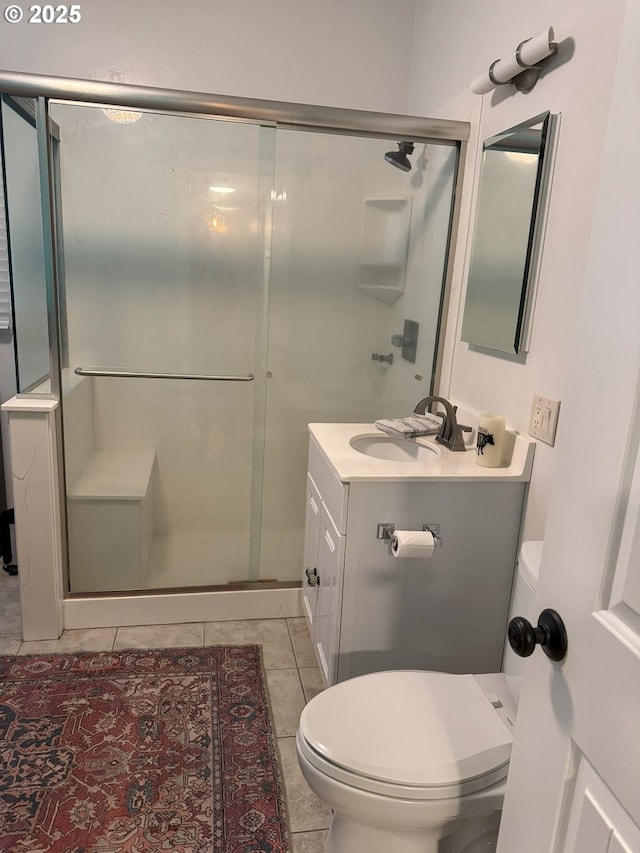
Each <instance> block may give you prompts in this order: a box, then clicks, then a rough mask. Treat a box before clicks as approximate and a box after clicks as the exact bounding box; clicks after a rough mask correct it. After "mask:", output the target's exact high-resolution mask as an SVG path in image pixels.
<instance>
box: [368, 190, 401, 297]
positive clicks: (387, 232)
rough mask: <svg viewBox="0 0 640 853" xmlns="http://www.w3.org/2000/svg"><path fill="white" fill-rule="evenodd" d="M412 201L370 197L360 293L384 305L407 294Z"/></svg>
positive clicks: (398, 198)
mask: <svg viewBox="0 0 640 853" xmlns="http://www.w3.org/2000/svg"><path fill="white" fill-rule="evenodd" d="M410 228H411V198H410V197H406V198H405V197H396V198H366V199H365V200H364V218H363V228H362V251H361V258H360V281H359V284H358V290H360V291H362V292H363V293H366V294H368V295H369V296H371V297H373V298H374V299H379V300H381V301H383V302H389V303H391V302H395V301H396V299H399V298H400V297H401V296H402V294H403V293H404V284H405V272H406V266H407V254H408V251H409V233H410Z"/></svg>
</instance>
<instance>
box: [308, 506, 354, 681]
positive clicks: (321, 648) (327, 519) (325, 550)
mask: <svg viewBox="0 0 640 853" xmlns="http://www.w3.org/2000/svg"><path fill="white" fill-rule="evenodd" d="M345 539H346V537H345V536H341V535H340V534H339V533H338V530H337V528H336V526H335V524H334V523H333V521H332V519H331V516H330V515H329V513H328V511H327V509H326V507H325V506H322V509H321V512H320V539H319V547H318V576H319V584H318V586H317V599H316V611H315V621H314V629H313V634H312V640H313V645H314V648H315V652H316V657H317V659H318V664H319V666H320V672H321V674H322V679H323V681H324V683H325V686H327V687H328V686H329V685H330V684H334V683H335V681H336V675H337V663H338V659H337V655H338V646H339V639H340V613H341V610H342V606H341V604H342V569H343V565H344V552H345Z"/></svg>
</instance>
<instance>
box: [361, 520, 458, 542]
mask: <svg viewBox="0 0 640 853" xmlns="http://www.w3.org/2000/svg"><path fill="white" fill-rule="evenodd" d="M395 529H396V525H395V523H394V522H393V521H379V522H378V532H377V533H376V539H383V540H387V541H388V542H389V543H390V542H391V537H392V536H393V533H394V531H395ZM422 529H423V530H428V531H429V533H430V534H431V535H432V536H433V544H434V545H435V547H436V548H441V547H442V537H441V536H440V525H439V524H423V525H422Z"/></svg>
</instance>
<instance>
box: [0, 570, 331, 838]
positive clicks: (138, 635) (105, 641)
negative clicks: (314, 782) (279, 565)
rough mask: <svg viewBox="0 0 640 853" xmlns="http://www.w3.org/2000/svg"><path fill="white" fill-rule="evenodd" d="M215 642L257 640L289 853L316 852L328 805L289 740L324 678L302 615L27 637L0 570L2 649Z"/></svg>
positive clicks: (10, 584)
mask: <svg viewBox="0 0 640 853" xmlns="http://www.w3.org/2000/svg"><path fill="white" fill-rule="evenodd" d="M219 643H236V644H243V643H260V644H261V645H262V647H263V656H264V664H265V669H266V672H267V685H268V688H269V693H270V697H271V707H272V710H273V717H274V723H275V728H276V736H277V738H278V746H279V748H280V756H281V759H282V769H283V774H284V782H285V789H286V796H287V804H288V808H289V821H290V825H291V832H292V836H293V851H292V853H322V847H323V841H324V838H325V836H326V830H327V828H328V826H329V820H330V813H329V810H328V809H327V808H326V807H325V806H324V805H323V804H322V803H321V802H320V801H319V800H318V799H317V797H316V796H315V795H314V794H313V793H312V792H311V790H310V789H309V787H308V786H307V784H306V782H305V780H304V778H303V776H302V773H301V772H300V768H299V767H298V759H297V757H296V747H295V733H296V729H297V726H298V718H299V716H300V711H301V710H302V708H303V707H304V704H305V702H308V701H309V699H311V698H312V697H313V696H315V695H316V693H318V692H319V691H320V690H322V679H321V677H320V672H319V670H318V667H317V665H316V661H315V656H314V653H313V648H312V646H311V641H310V639H309V634H308V631H307V626H306V623H305V621H304V618H300V619H252V620H248V621H242V622H192V623H188V624H183V625H162V626H159V625H153V626H144V627H143V626H140V627H133V628H91V629H84V630H73V631H65V632H64V634H63V635H62V637H60V639H59V640H48V641H45V642H28V643H25V642H23V641H22V621H21V617H20V594H19V587H18V578H17V577H10V576H9V575H7V574H6V573H5V572H4V571H2V570H0V654H5V655H6V654H30V653H37V652H70V651H103V650H109V649H124V648H138V649H150V648H167V647H170V646H202V645H205V646H209V645H216V644H219Z"/></svg>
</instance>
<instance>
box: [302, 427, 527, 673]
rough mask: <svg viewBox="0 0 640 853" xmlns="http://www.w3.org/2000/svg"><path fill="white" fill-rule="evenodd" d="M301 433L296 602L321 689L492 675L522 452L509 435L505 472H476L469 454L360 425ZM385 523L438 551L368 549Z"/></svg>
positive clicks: (375, 545) (511, 563) (523, 480)
mask: <svg viewBox="0 0 640 853" xmlns="http://www.w3.org/2000/svg"><path fill="white" fill-rule="evenodd" d="M309 432H310V441H309V466H308V473H307V507H306V530H305V550H304V571H303V579H302V604H303V609H304V613H305V616H306V619H307V622H308V625H309V630H310V633H311V637H312V641H313V646H314V649H315V652H316V656H317V659H318V664H319V666H320V670H321V672H322V677H323V679H324V682H325V684H326V685H330V684H334V683H336V682H338V681H344V680H345V679H347V678H352V677H353V676H356V675H362V674H364V673H367V672H374V671H379V670H386V669H433V670H440V671H446V672H495V671H498V670H499V669H500V664H501V660H502V652H503V645H504V636H505V627H506V622H507V613H508V608H509V599H510V595H511V585H512V580H513V574H514V568H515V561H516V550H517V545H518V532H519V527H520V518H521V514H522V505H523V501H524V496H525V490H526V486H527V482H528V480H529V479H530V476H531V468H532V463H533V452H534V442H532V441H531V440H530V439H528V438H526V437H524V436H520V435H514V434H511V436H510V438H511V447H510V448H509V464H508V466H506V467H503V468H481V467H479V466H477V465H475V462H474V456H475V451H474V450H468V451H466V452H458V453H452V452H451V451H449V450H447V449H446V448H443V447H441V446H439V445H438V444H436V443H435V442H434V441H433V440H432V439H431V438H428V439H425V438H421V439H414V440H411V441H407V440H403V439H400V440H398V441H394V440H393V439H389V438H388V437H385V436H384V434H383V433H381V432H380V431H379V430H376V428H375V427H374V426H373V425H371V424H311V425H310V426H309ZM404 442H406V443H407V447H406V451H407V453H406V458H403V456H404V455H405V454H404V451H405V444H404ZM391 445H394V446H393V447H392V446H391ZM396 446H397V447H396ZM356 448H360V449H359V450H358V449H356ZM376 453H382V454H383V455H387V456H388V455H396V456H398V457H400V458H397V459H388V458H379V456H376V455H372V454H376ZM414 457H415V458H414ZM389 525H393V526H394V527H395V529H396V530H422V529H423V527H424V526H425V525H427V526H428V527H429V529H430V530H435V531H436V532H437V533H438V535H439V538H440V544H439V546H438V547H436V548H435V549H434V552H433V556H432V557H431V558H429V559H412V558H411V559H401V558H396V557H394V556H393V555H392V553H391V540H390V538H388V536H387V537H386V538H378V537H380V536H382V537H384V536H385V535H386V533H387V531H388V530H389Z"/></svg>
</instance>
